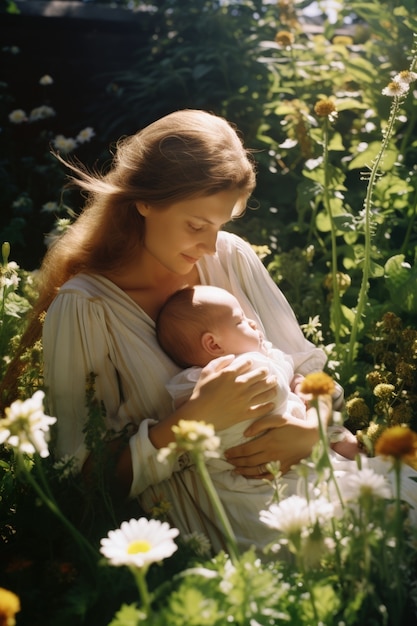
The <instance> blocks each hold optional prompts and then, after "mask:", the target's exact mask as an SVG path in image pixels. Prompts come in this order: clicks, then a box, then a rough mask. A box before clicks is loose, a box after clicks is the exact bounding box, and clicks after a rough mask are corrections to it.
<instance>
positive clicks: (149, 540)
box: [100, 517, 179, 568]
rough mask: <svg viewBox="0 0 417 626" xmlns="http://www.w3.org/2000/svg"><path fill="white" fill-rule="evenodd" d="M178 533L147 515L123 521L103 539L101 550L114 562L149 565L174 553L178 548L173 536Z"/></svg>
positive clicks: (176, 530) (165, 523) (166, 524)
mask: <svg viewBox="0 0 417 626" xmlns="http://www.w3.org/2000/svg"><path fill="white" fill-rule="evenodd" d="M178 534H179V530H178V529H177V528H171V527H170V526H169V524H168V523H167V522H160V521H159V520H154V519H151V520H148V519H146V518H145V517H141V518H140V519H131V520H130V521H128V522H122V524H121V526H120V528H119V529H117V530H111V531H109V534H108V536H107V537H105V538H104V539H102V540H101V542H100V543H101V548H100V552H101V553H102V554H103V555H104V556H105V557H106V558H107V559H109V561H110V563H111V564H112V565H128V566H130V567H137V568H147V567H148V566H149V565H150V564H151V563H158V562H159V561H162V560H163V559H165V558H166V557H169V556H171V555H172V554H173V553H174V552H175V551H176V550H177V548H178V546H177V544H176V543H175V542H174V541H173V538H174V537H176V536H177V535H178Z"/></svg>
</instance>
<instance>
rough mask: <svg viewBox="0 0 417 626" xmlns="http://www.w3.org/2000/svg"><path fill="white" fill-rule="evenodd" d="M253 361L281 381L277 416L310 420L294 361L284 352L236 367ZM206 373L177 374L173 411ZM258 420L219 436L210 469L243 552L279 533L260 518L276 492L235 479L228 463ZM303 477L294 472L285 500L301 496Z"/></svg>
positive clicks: (208, 462)
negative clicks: (296, 386) (228, 454)
mask: <svg viewBox="0 0 417 626" xmlns="http://www.w3.org/2000/svg"><path fill="white" fill-rule="evenodd" d="M247 358H250V359H251V361H252V367H253V368H257V367H264V368H267V369H268V372H269V374H271V375H273V376H275V377H276V379H277V396H276V399H275V407H274V410H273V411H272V413H273V414H275V415H284V413H291V414H292V415H293V417H296V418H298V419H301V420H305V419H306V407H305V404H304V402H303V401H302V400H301V398H300V397H299V396H297V395H296V394H295V393H293V392H292V391H291V388H290V382H291V380H292V378H293V376H294V369H293V365H292V359H291V358H290V357H288V356H287V355H286V354H284V353H283V352H282V351H281V350H277V349H276V348H275V349H271V348H270V349H269V350H268V353H267V354H262V353H260V352H246V353H245V354H242V355H239V356H237V357H236V359H235V363H237V362H239V361H242V360H245V359H247ZM201 369H202V368H201V367H189V368H187V369H185V370H182V371H181V372H180V373H179V374H176V375H175V376H174V377H173V378H172V379H171V380H170V381H169V383H168V384H167V389H168V391H169V393H170V395H171V396H172V399H173V407H174V408H177V407H179V406H180V405H181V404H182V403H183V402H184V401H185V400H187V399H188V398H189V397H190V395H191V393H192V391H193V389H194V387H195V385H196V383H197V381H198V379H199V377H200V374H201ZM252 421H253V420H244V421H243V422H239V423H238V424H234V425H233V426H230V427H228V428H224V429H222V430H219V431H217V433H216V434H217V435H218V436H219V438H220V446H219V449H218V452H219V454H220V456H219V458H209V459H207V460H206V466H207V469H208V471H209V473H210V476H211V479H212V481H213V484H214V487H215V488H216V491H217V493H218V495H219V497H220V499H221V501H222V504H223V506H224V509H225V511H226V513H227V517H228V519H229V521H230V524H231V526H232V528H233V531H234V534H235V536H236V540H237V542H238V545H239V547H240V548H241V549H246V548H249V547H250V546H251V545H252V544H255V545H256V546H258V547H263V546H265V545H267V544H268V543H270V542H271V541H273V540H274V538H276V531H275V530H272V529H270V528H267V527H266V526H265V524H264V523H263V522H261V521H260V519H259V512H260V511H262V510H264V509H266V508H267V507H268V504H270V502H271V501H272V498H273V495H274V489H273V487H272V486H271V484H270V483H269V482H266V481H263V480H259V479H247V478H245V477H244V476H239V475H237V474H235V473H233V469H234V467H233V465H231V464H230V463H228V462H227V461H226V459H225V457H224V451H225V450H227V449H228V448H232V447H233V446H237V445H239V444H241V443H244V442H245V441H248V439H247V438H246V437H245V436H244V434H243V433H244V431H245V430H246V428H248V426H249V425H250V424H251V423H252ZM298 479H299V476H298V474H297V473H296V472H295V471H294V470H291V471H289V472H287V473H286V474H285V476H283V477H282V479H281V483H282V484H285V485H286V487H285V496H289V495H293V494H296V493H297V487H298V482H299V480H298Z"/></svg>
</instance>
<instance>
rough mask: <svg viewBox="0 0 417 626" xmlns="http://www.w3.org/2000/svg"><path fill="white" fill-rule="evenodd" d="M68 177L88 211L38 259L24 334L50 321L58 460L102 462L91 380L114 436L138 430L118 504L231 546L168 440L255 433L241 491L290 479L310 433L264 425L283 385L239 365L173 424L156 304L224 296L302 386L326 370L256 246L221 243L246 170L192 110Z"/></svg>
mask: <svg viewBox="0 0 417 626" xmlns="http://www.w3.org/2000/svg"><path fill="white" fill-rule="evenodd" d="M70 167H71V169H72V170H73V171H74V172H75V174H76V179H73V180H75V182H76V183H77V184H78V185H79V186H80V187H81V188H82V189H83V190H86V191H87V192H88V194H89V195H88V201H87V204H86V207H85V209H84V211H83V213H82V214H81V216H80V217H79V218H78V219H77V221H76V222H75V223H74V225H73V226H71V227H70V228H69V230H68V231H67V232H66V233H65V234H64V236H63V237H62V238H61V239H60V240H58V242H57V243H56V244H55V245H53V247H51V249H50V250H49V251H48V253H47V255H46V257H45V260H44V263H43V266H42V268H41V276H42V287H41V293H40V298H39V303H38V306H37V307H36V309H35V311H34V321H33V323H32V324H31V327H30V328H29V330H28V337H29V338H30V340H33V338H34V337H35V336H36V326H37V325H38V326H39V322H38V321H37V320H38V319H39V315H40V313H41V312H42V311H44V310H47V314H46V319H45V322H44V328H43V346H44V375H45V384H46V389H47V397H48V403H49V406H48V410H49V414H50V415H54V416H56V417H57V418H58V422H57V433H56V435H57V436H56V452H57V454H58V455H64V454H71V455H74V456H75V457H76V459H77V463H78V465H79V467H80V468H82V469H83V471H84V472H88V470H89V468H90V467H91V465H92V464H93V463H94V458H93V456H92V455H91V454H90V452H89V450H88V448H87V446H86V442H85V439H84V427H85V424H86V417H87V408H86V380H87V378H88V376H89V375H90V374H93V375H94V377H95V394H96V398H97V400H98V401H99V402H100V403H101V404H102V406H103V407H104V411H105V415H106V418H105V419H106V426H107V428H108V429H109V430H113V431H115V432H120V431H121V430H122V429H123V428H124V427H126V428H130V438H129V440H128V442H126V444H123V442H122V440H119V441H118V443H117V444H115V443H114V442H113V444H109V453H110V454H113V455H114V463H115V472H114V482H115V490H117V491H118V492H119V493H125V494H126V495H127V494H129V496H130V497H131V498H133V497H138V498H139V500H140V503H141V505H142V507H144V508H145V510H150V509H151V507H152V506H153V504H154V502H155V500H161V498H163V499H164V500H168V501H169V502H170V505H171V511H170V517H171V521H172V523H173V524H174V525H176V526H177V527H178V528H179V529H180V530H181V531H182V532H184V533H186V532H191V531H194V530H199V531H201V532H204V533H206V534H207V535H208V537H209V538H210V540H211V542H212V545H213V547H214V549H215V550H218V549H220V548H222V547H224V546H223V542H222V537H221V534H220V531H219V529H218V528H217V527H216V519H215V515H214V513H213V511H212V509H211V506H210V503H209V502H208V501H207V498H206V497H205V495H204V490H203V489H202V486H201V485H200V484H199V478H198V476H197V475H196V474H195V473H194V472H193V471H192V470H191V469H182V470H181V468H180V467H179V466H177V465H174V466H172V465H171V466H167V465H162V464H160V463H158V462H157V459H156V457H157V453H158V450H159V449H160V448H161V447H164V446H166V445H167V444H168V443H169V442H170V441H171V440H172V439H173V434H172V430H171V427H172V425H174V424H176V423H177V422H178V421H179V420H180V419H185V420H187V419H192V420H194V419H199V420H204V421H206V422H210V423H212V424H214V426H215V428H220V427H221V428H224V427H226V426H229V425H232V424H234V423H236V422H239V421H242V420H244V419H249V418H250V419H252V420H258V421H256V423H255V424H254V425H253V426H251V427H250V429H249V430H248V431H247V435H248V436H251V437H253V436H254V435H258V434H260V435H261V436H259V438H257V439H256V440H254V441H250V442H248V443H245V444H244V445H241V446H238V447H237V448H234V449H232V450H229V453H228V459H229V460H230V462H231V463H232V464H233V465H235V467H236V471H237V472H238V473H240V474H242V475H243V476H246V477H256V476H259V475H260V468H263V467H264V465H265V463H268V462H270V461H274V460H280V461H281V464H282V469H283V470H284V471H286V470H288V469H289V467H290V466H291V464H293V463H295V462H298V461H299V460H300V459H301V458H303V457H305V456H306V455H308V454H309V452H310V451H311V448H312V446H313V444H314V443H315V442H316V440H317V436H318V435H317V428H316V427H315V426H314V425H312V424H310V423H307V422H304V423H302V422H300V421H299V420H297V419H296V418H293V417H292V416H290V415H286V416H285V417H283V418H282V420H281V421H280V422H279V423H278V425H277V419H276V417H274V418H273V419H272V418H270V417H268V416H267V414H268V413H269V412H270V410H271V409H272V406H273V400H274V396H275V391H274V387H275V380H273V379H272V378H271V377H268V376H267V374H266V371H265V370H264V369H262V368H258V369H255V370H254V371H250V370H251V364H250V362H249V361H247V362H245V363H243V364H241V365H240V366H238V367H237V366H235V365H232V358H231V357H230V358H229V357H223V358H222V359H219V360H217V361H215V362H214V363H213V364H210V365H209V366H207V367H206V368H205V369H204V370H203V374H202V377H201V379H200V381H199V383H198V384H197V386H196V389H195V391H194V393H193V395H192V396H191V398H190V400H189V401H188V402H186V403H185V404H184V405H182V406H181V408H179V409H178V410H176V411H175V412H172V408H171V400H170V397H169V395H168V393H167V391H166V389H165V384H166V383H167V381H168V380H169V379H170V378H171V377H172V376H173V375H174V374H175V373H176V372H178V371H179V368H178V366H177V365H175V364H174V363H173V362H172V361H171V360H170V359H169V358H168V357H167V356H166V355H165V354H164V353H163V352H162V350H161V348H160V347H159V345H158V343H157V340H156V337H155V320H156V317H157V315H158V312H159V310H160V308H161V306H162V305H163V303H164V302H165V301H166V299H167V298H168V297H169V296H170V295H171V294H172V293H173V292H174V291H176V290H178V289H180V288H182V287H185V286H186V285H190V286H192V285H196V284H210V285H216V286H219V287H223V288H224V289H227V290H229V291H230V292H232V293H233V294H234V295H235V296H236V297H237V299H238V300H239V302H240V304H241V306H242V308H243V310H244V311H245V314H246V315H247V316H248V317H250V318H251V319H254V320H256V323H257V324H258V326H259V328H260V329H261V330H262V332H263V333H264V334H265V336H266V337H267V338H268V340H269V341H271V342H272V344H274V345H275V346H276V347H277V348H280V349H281V350H283V351H285V352H286V353H289V354H290V355H291V356H292V358H293V359H294V362H295V366H296V367H295V371H296V372H297V373H299V374H305V373H307V372H310V371H313V370H318V369H321V368H322V367H323V364H324V362H325V355H324V354H323V352H322V351H320V350H318V349H316V348H315V347H314V346H313V345H312V344H310V343H309V342H308V341H307V340H306V339H305V338H304V337H303V335H302V333H301V330H300V329H299V326H298V324H297V321H296V318H295V316H294V314H293V312H292V310H291V308H290V307H289V305H288V303H287V301H286V300H285V298H284V296H283V295H282V294H281V292H280V291H279V289H278V288H277V286H276V285H275V284H274V283H273V281H272V280H271V278H270V276H269V275H268V273H267V271H266V270H265V268H264V267H263V265H262V263H261V262H260V261H259V259H258V258H257V256H256V254H255V253H254V252H253V251H252V249H251V247H250V246H249V245H248V244H247V243H245V242H244V241H243V240H241V239H240V238H238V237H236V236H235V235H232V234H230V233H226V232H222V231H221V229H222V227H223V226H224V225H225V224H227V222H229V221H230V220H231V219H233V218H235V217H237V216H238V215H240V214H241V213H242V212H243V211H244V209H245V206H246V203H247V200H248V198H249V196H250V195H251V193H252V191H253V189H254V186H255V174H254V166H253V163H252V161H251V159H250V157H249V155H248V153H247V151H246V150H245V148H244V147H243V145H242V143H241V141H240V139H239V137H238V135H237V134H236V132H235V130H234V129H233V128H232V127H231V126H230V125H229V124H228V123H227V122H226V121H225V120H223V119H222V118H219V117H217V116H214V115H211V114H209V113H206V112H204V111H197V110H185V111H178V112H176V113H172V114H170V115H168V116H166V117H164V118H162V119H160V120H158V121H156V122H154V123H153V124H151V125H150V126H148V127H147V128H145V129H143V130H142V131H140V132H139V133H137V134H136V135H134V136H132V137H128V138H127V139H124V140H122V141H120V142H119V144H118V145H117V150H116V153H115V156H114V161H113V165H112V168H111V169H110V171H109V172H108V173H107V174H106V175H104V176H98V175H90V174H89V173H87V172H86V171H84V170H80V169H78V168H76V167H74V166H72V165H71V166H70ZM261 433H262V434H261ZM116 447H117V450H116Z"/></svg>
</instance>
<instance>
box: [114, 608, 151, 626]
mask: <svg viewBox="0 0 417 626" xmlns="http://www.w3.org/2000/svg"><path fill="white" fill-rule="evenodd" d="M144 619H146V615H145V614H144V612H143V611H142V610H140V609H139V608H138V607H137V606H136V604H123V605H122V606H121V608H120V609H119V610H118V611H117V613H116V615H115V616H114V618H113V620H112V621H111V622H110V624H109V626H138V624H140V623H141V622H143V620H144Z"/></svg>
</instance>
